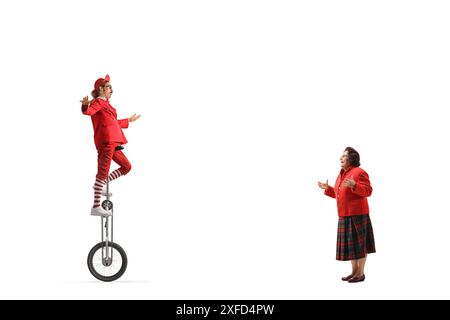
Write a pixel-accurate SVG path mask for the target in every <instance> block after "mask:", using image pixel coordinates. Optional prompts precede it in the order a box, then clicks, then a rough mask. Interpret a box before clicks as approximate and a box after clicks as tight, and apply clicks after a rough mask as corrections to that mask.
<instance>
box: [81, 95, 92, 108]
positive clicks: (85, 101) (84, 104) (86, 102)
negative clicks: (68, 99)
mask: <svg viewBox="0 0 450 320" xmlns="http://www.w3.org/2000/svg"><path fill="white" fill-rule="evenodd" d="M80 102H81V104H82V105H83V106H87V105H89V103H91V101H89V97H88V96H86V97H84V98H83V100H80Z"/></svg>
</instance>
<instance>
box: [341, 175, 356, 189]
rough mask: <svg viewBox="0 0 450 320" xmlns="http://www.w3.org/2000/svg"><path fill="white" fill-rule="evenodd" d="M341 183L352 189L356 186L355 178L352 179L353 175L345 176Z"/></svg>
mask: <svg viewBox="0 0 450 320" xmlns="http://www.w3.org/2000/svg"><path fill="white" fill-rule="evenodd" d="M342 184H343V185H344V187H349V188H352V189H353V188H354V187H355V186H356V182H355V179H353V176H351V177H350V179H349V178H346V179H345V180H344V182H343V183H342Z"/></svg>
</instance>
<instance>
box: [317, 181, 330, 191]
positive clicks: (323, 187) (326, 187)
mask: <svg viewBox="0 0 450 320" xmlns="http://www.w3.org/2000/svg"><path fill="white" fill-rule="evenodd" d="M317 184H318V185H319V188H320V189H324V190H326V189H328V179H327V182H325V183H322V182H320V181H319V182H318V183H317Z"/></svg>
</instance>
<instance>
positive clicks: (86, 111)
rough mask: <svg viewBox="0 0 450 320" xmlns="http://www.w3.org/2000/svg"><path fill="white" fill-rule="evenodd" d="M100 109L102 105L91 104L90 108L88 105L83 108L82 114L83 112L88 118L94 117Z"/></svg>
mask: <svg viewBox="0 0 450 320" xmlns="http://www.w3.org/2000/svg"><path fill="white" fill-rule="evenodd" d="M100 109H101V105H100V104H99V103H98V102H95V101H93V102H91V104H89V105H88V106H86V105H84V106H83V105H82V106H81V112H83V114H85V115H87V116H92V115H93V114H95V113H96V112H97V111H98V110H100Z"/></svg>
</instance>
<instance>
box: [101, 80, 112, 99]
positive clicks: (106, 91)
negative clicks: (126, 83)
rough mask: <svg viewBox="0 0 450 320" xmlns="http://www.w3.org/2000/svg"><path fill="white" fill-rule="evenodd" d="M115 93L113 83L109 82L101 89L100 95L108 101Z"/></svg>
mask: <svg viewBox="0 0 450 320" xmlns="http://www.w3.org/2000/svg"><path fill="white" fill-rule="evenodd" d="M112 93H113V89H112V86H111V83H109V82H107V83H105V85H104V86H103V87H100V95H101V96H103V97H105V98H106V99H109V98H111V95H112Z"/></svg>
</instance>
